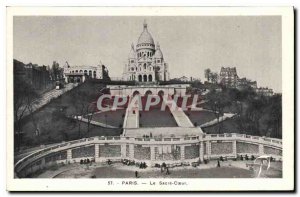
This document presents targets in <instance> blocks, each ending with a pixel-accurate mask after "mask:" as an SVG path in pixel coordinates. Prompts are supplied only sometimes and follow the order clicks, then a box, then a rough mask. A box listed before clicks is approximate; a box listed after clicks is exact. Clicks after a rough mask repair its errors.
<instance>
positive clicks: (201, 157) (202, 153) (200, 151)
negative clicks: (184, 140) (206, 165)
mask: <svg viewBox="0 0 300 197" xmlns="http://www.w3.org/2000/svg"><path fill="white" fill-rule="evenodd" d="M199 149H200V150H199V159H200V161H203V159H204V145H203V141H201V142H200V146H199Z"/></svg>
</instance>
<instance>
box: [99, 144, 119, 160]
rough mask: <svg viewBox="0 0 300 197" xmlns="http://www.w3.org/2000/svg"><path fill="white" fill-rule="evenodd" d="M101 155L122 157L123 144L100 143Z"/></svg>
mask: <svg viewBox="0 0 300 197" xmlns="http://www.w3.org/2000/svg"><path fill="white" fill-rule="evenodd" d="M99 157H121V146H120V145H110V144H104V145H100V147H99Z"/></svg>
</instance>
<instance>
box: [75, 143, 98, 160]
mask: <svg viewBox="0 0 300 197" xmlns="http://www.w3.org/2000/svg"><path fill="white" fill-rule="evenodd" d="M81 157H95V145H92V146H86V147H80V148H76V149H72V158H81Z"/></svg>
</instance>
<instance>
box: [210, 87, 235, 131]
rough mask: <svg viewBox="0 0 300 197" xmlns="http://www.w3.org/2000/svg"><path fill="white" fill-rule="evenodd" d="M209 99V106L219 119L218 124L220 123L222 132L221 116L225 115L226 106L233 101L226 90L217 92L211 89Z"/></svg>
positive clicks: (219, 128)
mask: <svg viewBox="0 0 300 197" xmlns="http://www.w3.org/2000/svg"><path fill="white" fill-rule="evenodd" d="M207 100H208V102H207V103H208V105H209V108H210V109H211V110H212V111H213V113H214V115H215V117H216V119H217V123H218V124H217V125H218V133H220V132H221V127H220V117H222V116H223V115H224V108H225V107H226V106H230V105H231V102H230V99H229V98H228V96H227V94H225V93H224V92H217V91H216V90H211V91H210V92H209V93H208V94H207Z"/></svg>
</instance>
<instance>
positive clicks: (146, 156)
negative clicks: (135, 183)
mask: <svg viewBox="0 0 300 197" xmlns="http://www.w3.org/2000/svg"><path fill="white" fill-rule="evenodd" d="M134 158H135V159H138V160H150V158H151V152H150V147H143V146H142V145H135V146H134Z"/></svg>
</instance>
